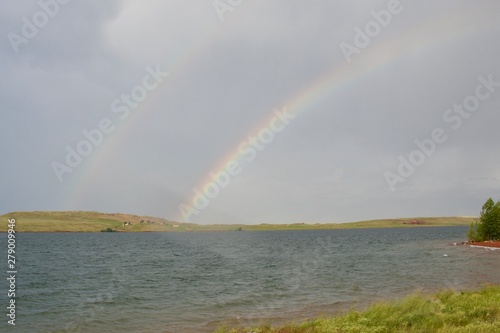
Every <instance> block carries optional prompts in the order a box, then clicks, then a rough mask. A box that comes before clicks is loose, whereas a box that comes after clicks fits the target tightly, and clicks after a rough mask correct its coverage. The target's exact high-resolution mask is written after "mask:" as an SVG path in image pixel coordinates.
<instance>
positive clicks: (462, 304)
mask: <svg viewBox="0 0 500 333" xmlns="http://www.w3.org/2000/svg"><path fill="white" fill-rule="evenodd" d="M251 332H253V333H392V332H396V333H397V332H401V333H403V332H404V333H429V332H437V333H445V332H446V333H449V332H451V333H466V332H467V333H470V332H475V333H498V332H500V285H499V286H493V285H491V286H485V287H483V289H481V290H478V291H465V292H454V291H451V290H444V291H440V292H438V293H436V294H434V295H427V294H424V293H422V292H416V293H413V294H411V295H409V296H407V297H405V298H404V299H402V300H400V301H396V302H379V303H376V304H373V305H372V306H371V307H369V308H368V309H367V310H365V311H362V312H358V311H351V312H349V313H347V314H345V315H342V316H338V317H333V318H320V319H315V320H310V321H306V322H303V323H300V324H287V325H282V326H277V327H273V326H272V325H271V324H266V325H263V326H259V327H253V328H248V327H247V328H242V327H235V328H228V327H221V328H219V329H218V330H217V331H216V333H251Z"/></svg>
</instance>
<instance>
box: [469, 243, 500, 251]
mask: <svg viewBox="0 0 500 333" xmlns="http://www.w3.org/2000/svg"><path fill="white" fill-rule="evenodd" d="M460 245H468V246H470V247H479V248H489V249H492V250H493V249H499V250H500V241H484V242H473V241H467V242H462V243H461V244H460Z"/></svg>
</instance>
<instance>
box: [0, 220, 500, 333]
mask: <svg viewBox="0 0 500 333" xmlns="http://www.w3.org/2000/svg"><path fill="white" fill-rule="evenodd" d="M466 231H467V228H465V227H439V228H409V229H408V228H405V229H403V228H401V229H364V230H322V231H268V232H249V231H243V232H206V233H138V234H135V233H45V234H35V233H24V234H18V235H17V236H18V238H17V243H16V246H17V252H16V257H17V260H18V261H17V269H18V275H17V301H16V302H17V318H16V319H17V320H16V327H15V328H14V327H7V326H9V325H7V319H6V315H5V314H4V315H3V317H4V322H3V323H1V324H0V327H3V328H6V329H8V330H4V329H2V330H1V331H2V332H7V331H9V332H10V331H12V332H14V331H15V332H17V333H20V332H29V333H36V332H52V333H56V332H58V333H62V332H92V333H99V332H106V333H109V332H132V333H136V332H137V333H139V332H140V333H146V332H148V333H149V332H151V333H153V332H154V333H160V332H211V331H213V330H214V329H215V328H216V327H217V326H219V325H221V323H223V322H224V321H228V322H230V323H231V324H236V323H240V324H252V323H256V322H259V321H260V320H262V319H264V320H267V319H274V320H276V321H279V320H282V319H284V320H286V319H290V318H292V319H298V318H299V319H300V318H307V317H310V316H314V315H318V314H320V313H338V312H339V311H343V310H345V309H347V308H349V307H351V306H358V307H359V306H364V305H366V304H367V303H368V302H370V301H373V300H376V299H387V298H394V297H400V296H402V295H404V294H407V293H410V292H412V291H414V290H416V289H418V288H424V289H426V290H434V289H437V288H454V289H462V288H469V287H476V286H479V285H480V284H481V283H483V282H490V283H500V270H499V267H500V251H499V250H497V251H493V250H485V249H480V248H470V247H467V246H454V245H453V244H452V243H454V242H461V241H463V240H464V239H465V234H466ZM0 237H2V239H3V240H5V239H6V237H5V234H3V235H1V236H0ZM4 245H5V242H4V241H2V248H3V251H5V252H4V253H6V250H5V246H4ZM4 274H5V271H4ZM5 275H6V274H5ZM2 280H3V282H2V283H3V284H1V287H2V290H5V291H6V290H7V289H8V286H7V283H6V281H5V280H6V279H5V278H3V279H2ZM2 294H3V295H5V293H4V292H3V291H2ZM2 300H3V301H2V304H3V305H2V308H3V309H4V313H6V312H7V311H6V306H7V300H6V297H5V296H3V297H2Z"/></svg>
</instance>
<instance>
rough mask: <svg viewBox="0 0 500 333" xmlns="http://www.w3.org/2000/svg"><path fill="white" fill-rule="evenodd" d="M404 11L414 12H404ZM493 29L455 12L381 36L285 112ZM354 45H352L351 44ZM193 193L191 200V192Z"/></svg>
mask: <svg viewBox="0 0 500 333" xmlns="http://www.w3.org/2000/svg"><path fill="white" fill-rule="evenodd" d="M464 7H465V8H463V11H464V12H466V13H468V15H469V16H474V13H475V12H477V13H480V12H482V11H481V10H480V9H479V8H477V6H476V5H474V4H470V5H466V6H464ZM455 9H456V8H455ZM405 10H409V9H408V8H405ZM402 15H404V12H403V13H401V14H399V16H400V17H401V16H402ZM397 19H399V18H398V17H397V16H396V17H394V20H397ZM492 29H496V23H495V21H494V20H482V24H481V25H464V24H463V21H461V18H460V17H457V16H456V11H455V12H454V13H450V14H448V16H447V17H443V16H439V17H435V18H433V19H432V20H430V21H422V22H421V23H420V24H419V25H417V26H415V27H414V28H413V29H412V30H410V31H405V32H401V33H399V34H398V35H397V36H395V37H393V38H390V39H384V36H383V35H384V31H382V33H381V36H378V37H374V38H373V40H372V42H371V44H370V45H369V46H368V47H366V48H365V49H363V50H361V53H360V54H357V55H353V57H352V62H351V63H350V64H348V63H347V62H346V61H342V63H341V64H340V65H338V66H337V67H335V68H333V69H332V70H330V71H329V72H327V73H326V74H325V75H323V76H321V77H319V78H317V79H316V80H315V81H314V82H312V83H311V84H309V85H307V86H306V87H304V89H302V90H300V91H298V92H296V93H295V94H292V95H291V97H290V98H288V99H287V100H285V101H284V102H283V103H282V104H281V106H280V107H286V108H287V109H288V113H292V114H295V115H299V114H304V113H307V112H311V111H313V110H314V109H315V106H316V105H317V104H318V103H320V102H321V101H322V100H323V99H324V98H326V97H328V96H331V95H332V94H337V93H339V92H340V91H341V90H342V89H344V88H346V87H349V86H350V85H352V84H353V83H355V82H356V81H357V80H360V79H362V78H364V77H368V76H370V75H373V74H375V73H377V72H380V71H383V70H384V69H385V68H388V67H389V66H391V65H393V64H396V63H398V62H400V61H403V60H404V59H405V58H407V57H409V56H412V57H418V56H423V55H424V54H425V53H426V52H430V51H432V50H434V49H439V48H446V47H449V46H452V45H454V44H455V43H457V42H460V41H462V40H464V39H468V38H473V37H474V36H476V35H477V34H479V33H482V32H485V31H488V30H492ZM211 35H212V34H211ZM209 37H210V36H209ZM379 40H384V42H379ZM407 41H412V45H406V43H405V42H407ZM209 42H211V40H210V39H208V40H205V41H204V42H201V43H200V44H199V45H197V46H196V47H193V48H191V49H190V50H189V51H187V52H184V53H183V54H182V55H181V56H180V57H179V59H178V62H177V63H175V64H173V65H172V66H171V68H176V69H179V68H180V67H184V66H185V65H186V64H187V62H188V60H187V59H189V60H191V59H192V58H194V54H196V53H198V52H200V51H201V50H202V49H203V48H204V47H205V46H206V45H208V44H210V43H209ZM338 42H341V41H338ZM349 42H350V43H351V44H352V42H351V41H349ZM339 52H340V51H339ZM167 80H168V79H167ZM148 99H151V97H148ZM142 107H146V104H144V105H141V108H142ZM133 114H134V115H133V116H132V115H131V117H130V118H132V117H135V118H137V117H139V115H142V114H143V112H137V110H136V111H134V112H133ZM274 116H275V114H274V113H273V112H270V115H269V116H268V117H266V118H264V119H263V120H262V121H261V122H259V124H258V125H257V126H256V127H254V128H253V129H252V130H251V131H250V132H249V133H248V134H245V135H243V136H242V140H241V141H239V142H238V145H237V146H235V147H234V148H233V149H231V150H230V151H229V152H228V153H227V154H225V155H224V156H223V157H222V158H221V159H220V160H219V162H217V163H216V164H215V165H214V166H213V167H211V168H210V169H209V170H208V171H207V173H206V176H205V177H203V178H202V179H201V181H200V182H199V183H198V185H197V186H195V188H198V189H203V188H205V186H207V185H208V184H210V183H212V182H213V180H212V178H211V177H210V176H209V174H210V172H214V173H218V172H220V171H221V170H223V169H224V167H225V165H226V164H227V163H228V162H230V161H241V160H242V158H243V156H242V155H241V153H240V152H239V150H238V146H239V144H240V143H241V142H243V141H245V138H247V137H248V136H255V135H256V134H257V133H258V132H259V131H261V130H262V129H263V128H264V127H265V126H267V125H268V124H269V122H270V121H271V119H272V118H273V117H274ZM298 119H300V118H298ZM299 121H300V120H299ZM127 123H128V124H127V125H126V126H125V125H123V126H121V127H120V128H119V134H118V133H115V134H114V136H113V137H112V139H110V140H108V142H107V144H106V145H105V147H103V148H102V149H100V151H99V153H98V154H97V153H96V154H95V155H96V156H93V160H92V161H91V162H90V163H88V164H87V165H88V168H87V169H86V170H85V172H83V173H82V175H81V177H80V179H79V180H78V181H77V182H76V185H75V189H74V193H73V195H72V196H71V202H72V203H78V201H79V197H80V196H81V194H82V193H83V190H84V189H83V187H84V186H82V185H83V184H85V183H86V180H87V179H89V178H91V176H92V174H93V172H94V170H95V168H96V166H95V165H96V161H97V160H100V159H102V158H104V157H103V156H105V155H106V152H107V151H111V150H112V147H113V144H115V143H116V142H119V141H120V140H121V139H122V138H123V137H124V136H126V135H127V134H128V133H129V131H130V129H131V128H132V126H133V121H131V120H130V119H129V120H127ZM115 132H118V131H115ZM285 132H286V131H285ZM282 135H285V134H282ZM189 193H190V195H191V196H192V194H191V192H189ZM192 199H193V198H191V197H188V198H186V199H185V200H184V201H183V202H182V203H184V204H186V205H188V206H192ZM193 209H194V208H193ZM176 220H178V221H180V220H182V217H181V215H180V214H179V215H177V217H176Z"/></svg>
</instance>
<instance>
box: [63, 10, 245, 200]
mask: <svg viewBox="0 0 500 333" xmlns="http://www.w3.org/2000/svg"><path fill="white" fill-rule="evenodd" d="M251 4H252V2H250V3H248V4H244V5H241V6H238V10H234V11H233V12H231V13H229V14H226V16H225V17H224V21H223V22H219V21H218V20H217V23H216V26H215V28H213V29H211V30H207V31H206V32H205V34H204V35H202V36H201V37H199V38H198V39H197V41H196V42H194V43H192V44H191V45H190V46H189V47H187V48H185V49H183V50H182V51H179V52H177V54H176V56H174V57H172V58H173V60H171V61H170V62H169V64H168V66H167V68H165V66H164V65H165V64H162V65H163V66H161V67H162V70H164V71H167V72H169V73H170V74H175V73H178V72H180V71H181V69H182V68H183V67H185V66H186V65H188V64H189V63H191V62H192V61H193V59H195V58H196V57H198V56H200V55H202V54H203V53H202V52H201V51H202V50H203V49H206V47H207V46H208V45H210V44H211V43H212V41H213V40H215V39H216V37H217V36H218V35H219V32H220V31H221V30H225V29H227V28H228V25H229V23H228V21H229V22H231V21H234V20H236V19H237V17H238V15H241V14H242V12H243V9H244V8H249V7H251ZM214 15H216V13H215V11H214ZM151 66H152V67H155V66H156V64H151ZM172 72H175V73H172ZM169 80H170V79H169V77H166V78H165V79H164V82H162V83H161V84H160V85H159V87H157V88H156V89H155V90H154V91H151V92H150V93H149V94H148V96H147V98H146V100H144V101H143V102H141V103H139V105H138V107H137V108H136V109H135V110H131V111H130V115H129V116H128V117H127V119H126V120H124V121H123V123H120V122H118V123H117V122H114V125H115V126H117V129H116V130H115V131H114V132H113V133H112V134H111V136H110V137H109V138H108V140H107V142H106V143H105V144H104V145H103V147H96V148H95V150H96V152H95V153H94V154H93V155H92V156H91V158H90V159H89V160H87V161H84V163H85V167H86V168H85V169H84V170H82V171H81V173H80V175H79V176H76V177H75V178H76V179H75V180H73V184H74V186H73V188H72V189H70V193H71V195H69V196H68V201H67V205H66V206H68V205H69V206H70V207H71V206H73V204H74V203H77V202H78V201H79V197H80V196H81V195H82V192H83V186H82V184H85V183H86V181H87V179H89V178H90V177H91V176H92V174H93V173H94V172H95V171H96V168H97V166H96V162H97V161H99V160H102V159H103V158H102V157H103V156H105V155H106V153H108V152H110V151H111V150H112V148H113V146H114V144H116V143H117V142H120V141H121V139H122V138H123V137H125V136H126V135H128V134H129V132H130V131H131V129H132V127H133V124H134V122H133V121H132V120H133V119H134V118H137V117H139V116H140V115H144V110H147V105H148V103H151V102H152V101H153V100H154V99H153V97H154V95H157V94H158V91H160V90H161V89H164V86H166V85H168V84H169ZM139 82H140V81H139ZM139 82H136V83H135V84H137V83H139ZM133 84H134V83H133V82H132V85H133ZM131 87H132V86H131ZM123 93H129V92H128V91H123ZM110 104H111V101H110ZM110 115H112V113H111V111H110V107H109V110H108V111H107V112H106V113H105V116H104V117H103V118H109V116H110Z"/></svg>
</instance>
